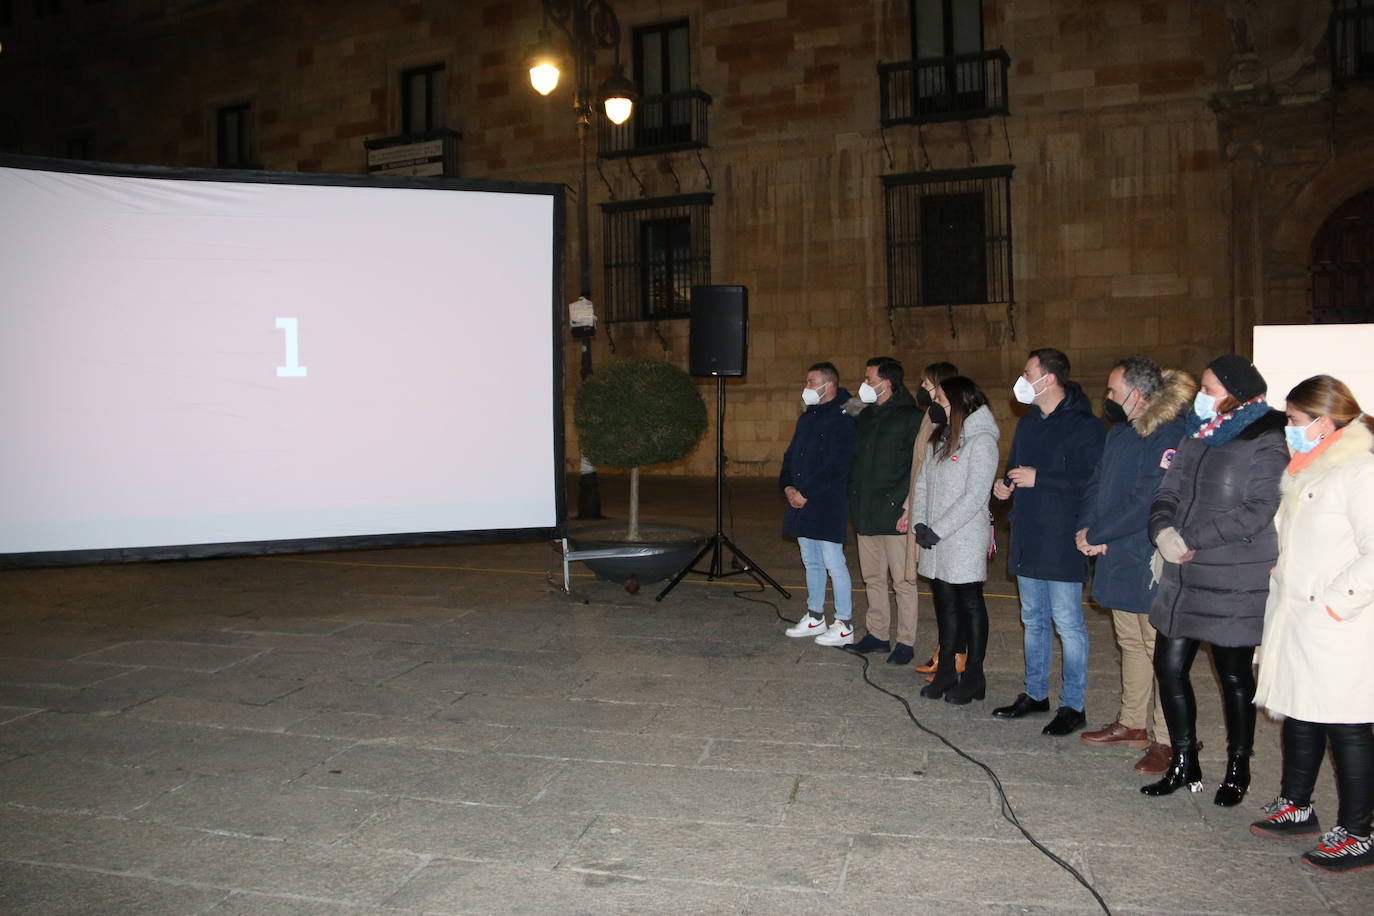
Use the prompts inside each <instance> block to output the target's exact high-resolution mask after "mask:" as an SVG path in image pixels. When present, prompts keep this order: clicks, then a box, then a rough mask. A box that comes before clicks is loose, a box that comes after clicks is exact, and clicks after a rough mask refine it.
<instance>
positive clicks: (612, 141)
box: [596, 89, 711, 159]
mask: <svg viewBox="0 0 1374 916" xmlns="http://www.w3.org/2000/svg"><path fill="white" fill-rule="evenodd" d="M710 106H711V97H710V96H709V95H707V94H706V93H705V92H702V91H701V90H700V89H689V90H688V91H686V92H673V93H670V94H668V95H649V96H644V97H642V98H640V99H639V100H638V101H637V102H635V108H634V114H633V115H632V116H631V117H630V120H628V121H626V122H625V123H624V124H612V123H611V122H610V121H609V120H607V119H606V118H598V119H597V133H596V148H597V155H598V156H599V157H601V158H602V159H615V158H618V157H624V156H645V155H649V154H651V153H671V152H673V151H674V150H682V149H702V148H704V147H705V146H706V145H707V143H706V112H707V109H709V108H710Z"/></svg>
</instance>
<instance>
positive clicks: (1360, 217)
mask: <svg viewBox="0 0 1374 916" xmlns="http://www.w3.org/2000/svg"><path fill="white" fill-rule="evenodd" d="M1308 269H1309V270H1310V271H1311V274H1312V321H1313V322H1315V323H1318V324H1325V323H1328V322H1336V323H1342V322H1371V321H1374V188H1371V189H1370V190H1368V191H1365V192H1363V193H1361V194H1356V195H1355V196H1354V197H1352V198H1350V200H1348V201H1346V202H1345V203H1343V204H1341V205H1340V206H1339V207H1337V208H1336V210H1335V212H1333V213H1332V214H1331V215H1330V216H1329V217H1327V219H1326V222H1325V223H1323V224H1322V227H1321V229H1320V230H1318V232H1317V237H1316V239H1315V240H1314V241H1313V243H1312V266H1311V267H1310V268H1308Z"/></svg>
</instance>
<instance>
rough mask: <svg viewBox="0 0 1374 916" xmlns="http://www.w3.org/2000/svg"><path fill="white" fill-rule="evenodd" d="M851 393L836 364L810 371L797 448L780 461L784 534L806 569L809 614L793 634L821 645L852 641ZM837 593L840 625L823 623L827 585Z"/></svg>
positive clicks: (820, 365) (795, 438)
mask: <svg viewBox="0 0 1374 916" xmlns="http://www.w3.org/2000/svg"><path fill="white" fill-rule="evenodd" d="M848 400H849V392H848V391H846V390H845V389H843V388H841V387H840V376H839V372H838V371H836V369H835V366H834V364H832V363H816V364H815V365H814V366H812V367H811V368H810V369H809V370H807V373H806V387H805V388H803V389H802V403H803V404H805V405H806V409H805V410H803V411H802V415H801V416H800V417H798V418H797V428H796V431H795V432H793V433H792V442H791V444H789V445H788V446H787V451H786V452H785V453H784V454H783V456H782V473H781V474H780V475H779V477H778V486H779V487H780V488H781V489H782V494H783V496H784V497H785V498H786V499H787V513H786V515H784V516H783V523H782V531H783V534H786V535H790V536H791V537H795V538H796V539H797V544H798V545H799V546H800V547H801V555H802V565H804V566H805V567H806V608H807V612H808V613H807V614H806V616H805V617H803V618H802V619H801V620H800V621H798V622H797V624H796V625H795V626H793V627H791V628H789V629H788V630H787V635H788V636H810V637H813V638H814V639H815V641H816V642H817V643H818V644H820V645H822V646H847V645H850V644H851V643H853V642H854V624H853V619H852V618H853V616H854V612H853V603H854V596H853V594H852V586H851V582H850V578H849V568H848V566H846V565H845V560H844V542H845V536H846V534H847V533H848V530H849V471H850V465H852V464H853V463H854V442H855V439H856V436H857V434H856V432H855V426H854V419H853V418H852V417H849V416H847V415H846V414H845V412H844V404H845V402H846V401H848ZM827 576H828V577H829V579H830V584H831V587H832V588H833V589H834V592H835V621H834V623H832V624H831V625H830V626H829V627H827V626H826V624H825V581H826V578H827Z"/></svg>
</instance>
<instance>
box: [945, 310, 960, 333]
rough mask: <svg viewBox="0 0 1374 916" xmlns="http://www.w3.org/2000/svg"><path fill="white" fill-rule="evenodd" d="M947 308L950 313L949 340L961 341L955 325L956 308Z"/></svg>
mask: <svg viewBox="0 0 1374 916" xmlns="http://www.w3.org/2000/svg"><path fill="white" fill-rule="evenodd" d="M945 308H946V309H947V310H948V312H949V339H950V340H958V339H959V329H958V328H956V327H955V325H954V306H953V305H947V306H945Z"/></svg>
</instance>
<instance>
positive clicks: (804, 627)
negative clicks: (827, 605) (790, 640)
mask: <svg viewBox="0 0 1374 916" xmlns="http://www.w3.org/2000/svg"><path fill="white" fill-rule="evenodd" d="M824 632H825V618H824V617H817V616H816V615H814V614H807V615H806V616H805V617H803V618H802V619H801V620H798V621H797V622H796V623H794V624H793V625H792V626H790V627H788V628H787V635H788V636H811V637H815V636H819V635H820V634H821V633H824Z"/></svg>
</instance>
